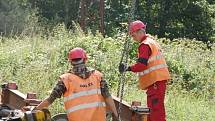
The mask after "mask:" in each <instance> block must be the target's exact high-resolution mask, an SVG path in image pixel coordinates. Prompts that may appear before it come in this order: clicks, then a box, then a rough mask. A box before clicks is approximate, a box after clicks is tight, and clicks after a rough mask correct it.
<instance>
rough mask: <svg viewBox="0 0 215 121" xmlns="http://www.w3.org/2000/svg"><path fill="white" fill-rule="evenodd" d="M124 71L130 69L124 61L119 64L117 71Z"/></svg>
mask: <svg viewBox="0 0 215 121" xmlns="http://www.w3.org/2000/svg"><path fill="white" fill-rule="evenodd" d="M126 71H130V67H128V66H127V65H126V64H124V63H121V64H119V72H120V73H123V72H126Z"/></svg>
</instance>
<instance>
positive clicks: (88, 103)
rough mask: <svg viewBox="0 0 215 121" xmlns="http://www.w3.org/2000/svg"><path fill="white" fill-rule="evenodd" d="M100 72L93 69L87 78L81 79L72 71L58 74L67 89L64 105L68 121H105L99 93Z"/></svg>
mask: <svg viewBox="0 0 215 121" xmlns="http://www.w3.org/2000/svg"><path fill="white" fill-rule="evenodd" d="M101 77H102V74H101V73H100V72H98V71H94V72H93V73H92V74H91V75H90V77H89V78H87V79H82V78H80V77H78V76H77V75H74V74H72V73H66V74H63V75H61V76H60V79H61V80H62V81H63V82H64V84H65V86H66V89H67V91H66V92H65V94H64V107H65V109H66V111H67V116H68V119H69V121H106V105H105V101H104V98H103V96H102V95H101V88H100V81H101Z"/></svg>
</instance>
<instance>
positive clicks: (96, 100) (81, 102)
mask: <svg viewBox="0 0 215 121" xmlns="http://www.w3.org/2000/svg"><path fill="white" fill-rule="evenodd" d="M68 58H69V61H70V63H71V65H72V66H73V68H72V69H71V70H69V72H67V73H65V74H63V75H61V76H60V78H59V81H58V83H57V85H56V86H55V87H54V89H53V91H52V93H51V94H50V96H49V97H48V98H46V99H45V100H44V101H42V102H41V103H40V104H39V105H38V106H37V107H36V108H35V109H37V110H40V109H43V108H46V107H48V106H49V105H50V104H52V103H53V102H54V100H55V99H56V98H60V97H61V96H62V95H63V97H64V107H65V109H66V111H67V117H68V119H69V121H106V105H107V106H108V107H109V108H110V110H111V111H112V112H113V113H114V115H115V116H116V117H118V115H117V111H116V107H115V104H114V101H113V99H112V97H111V95H110V93H109V91H108V87H107V83H106V81H105V80H104V79H103V76H102V74H101V73H100V72H99V71H97V70H94V69H91V68H88V67H87V66H86V62H87V55H86V52H85V50H83V49H82V48H74V49H72V50H70V52H69V56H68Z"/></svg>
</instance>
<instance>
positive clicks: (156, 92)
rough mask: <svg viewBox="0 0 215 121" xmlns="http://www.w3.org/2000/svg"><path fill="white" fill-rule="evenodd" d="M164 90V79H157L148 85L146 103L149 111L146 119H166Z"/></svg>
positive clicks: (149, 120) (155, 120) (156, 120)
mask: <svg viewBox="0 0 215 121" xmlns="http://www.w3.org/2000/svg"><path fill="white" fill-rule="evenodd" d="M165 91H166V80H165V81H157V82H155V83H154V84H153V85H151V86H149V87H148V89H147V91H146V94H147V105H148V107H149V108H150V110H151V112H150V115H149V116H148V121H166V114H165V107H164V98H165Z"/></svg>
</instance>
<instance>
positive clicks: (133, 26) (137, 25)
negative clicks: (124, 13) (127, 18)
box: [129, 20, 146, 34]
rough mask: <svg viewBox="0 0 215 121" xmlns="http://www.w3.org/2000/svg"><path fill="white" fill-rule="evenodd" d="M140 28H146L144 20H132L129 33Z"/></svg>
mask: <svg viewBox="0 0 215 121" xmlns="http://www.w3.org/2000/svg"><path fill="white" fill-rule="evenodd" d="M140 29H146V25H145V24H144V23H143V22H142V21H139V20H137V21H134V22H131V23H130V26H129V34H132V33H134V32H136V31H137V30H140Z"/></svg>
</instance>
